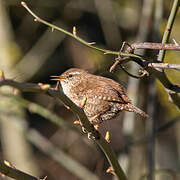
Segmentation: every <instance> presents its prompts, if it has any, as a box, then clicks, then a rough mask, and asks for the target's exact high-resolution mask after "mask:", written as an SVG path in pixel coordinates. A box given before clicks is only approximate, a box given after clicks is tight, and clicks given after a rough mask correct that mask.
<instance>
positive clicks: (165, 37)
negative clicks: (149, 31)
mask: <svg viewBox="0 0 180 180" xmlns="http://www.w3.org/2000/svg"><path fill="white" fill-rule="evenodd" d="M179 3H180V1H179V0H174V2H173V6H172V9H171V13H170V16H169V18H168V22H167V25H166V28H165V31H164V35H163V39H162V44H165V43H167V42H168V41H169V37H170V34H171V30H172V27H173V24H174V20H175V17H176V14H177V11H178V8H179ZM165 52H166V51H165V50H160V51H159V55H158V61H162V62H163V61H164V57H165Z"/></svg>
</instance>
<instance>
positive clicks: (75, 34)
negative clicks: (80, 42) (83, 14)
mask: <svg viewBox="0 0 180 180" xmlns="http://www.w3.org/2000/svg"><path fill="white" fill-rule="evenodd" d="M73 35H74V36H77V31H76V26H73Z"/></svg>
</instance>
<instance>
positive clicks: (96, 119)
mask: <svg viewBox="0 0 180 180" xmlns="http://www.w3.org/2000/svg"><path fill="white" fill-rule="evenodd" d="M100 116H101V113H99V114H96V115H95V116H93V117H91V118H90V119H89V121H90V123H91V124H93V125H94V128H95V129H96V130H98V128H99V124H100V123H101V122H102V121H101V120H100Z"/></svg>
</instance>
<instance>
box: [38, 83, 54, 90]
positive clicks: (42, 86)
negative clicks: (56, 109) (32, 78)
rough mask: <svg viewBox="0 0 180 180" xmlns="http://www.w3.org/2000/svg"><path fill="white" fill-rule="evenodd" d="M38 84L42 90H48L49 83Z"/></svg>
mask: <svg viewBox="0 0 180 180" xmlns="http://www.w3.org/2000/svg"><path fill="white" fill-rule="evenodd" d="M38 85H39V87H40V88H41V89H42V90H48V89H49V88H50V87H51V86H50V85H49V84H42V83H38Z"/></svg>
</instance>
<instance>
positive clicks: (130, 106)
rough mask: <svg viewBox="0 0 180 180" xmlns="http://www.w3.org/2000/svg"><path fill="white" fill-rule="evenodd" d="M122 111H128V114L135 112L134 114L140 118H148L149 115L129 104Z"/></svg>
mask: <svg viewBox="0 0 180 180" xmlns="http://www.w3.org/2000/svg"><path fill="white" fill-rule="evenodd" d="M124 110H126V111H129V112H135V113H136V114H139V115H141V116H142V117H145V118H148V117H149V115H148V114H146V113H145V112H144V111H142V110H141V109H139V108H138V107H136V106H134V105H133V104H131V103H128V104H126V105H125V106H124Z"/></svg>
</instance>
